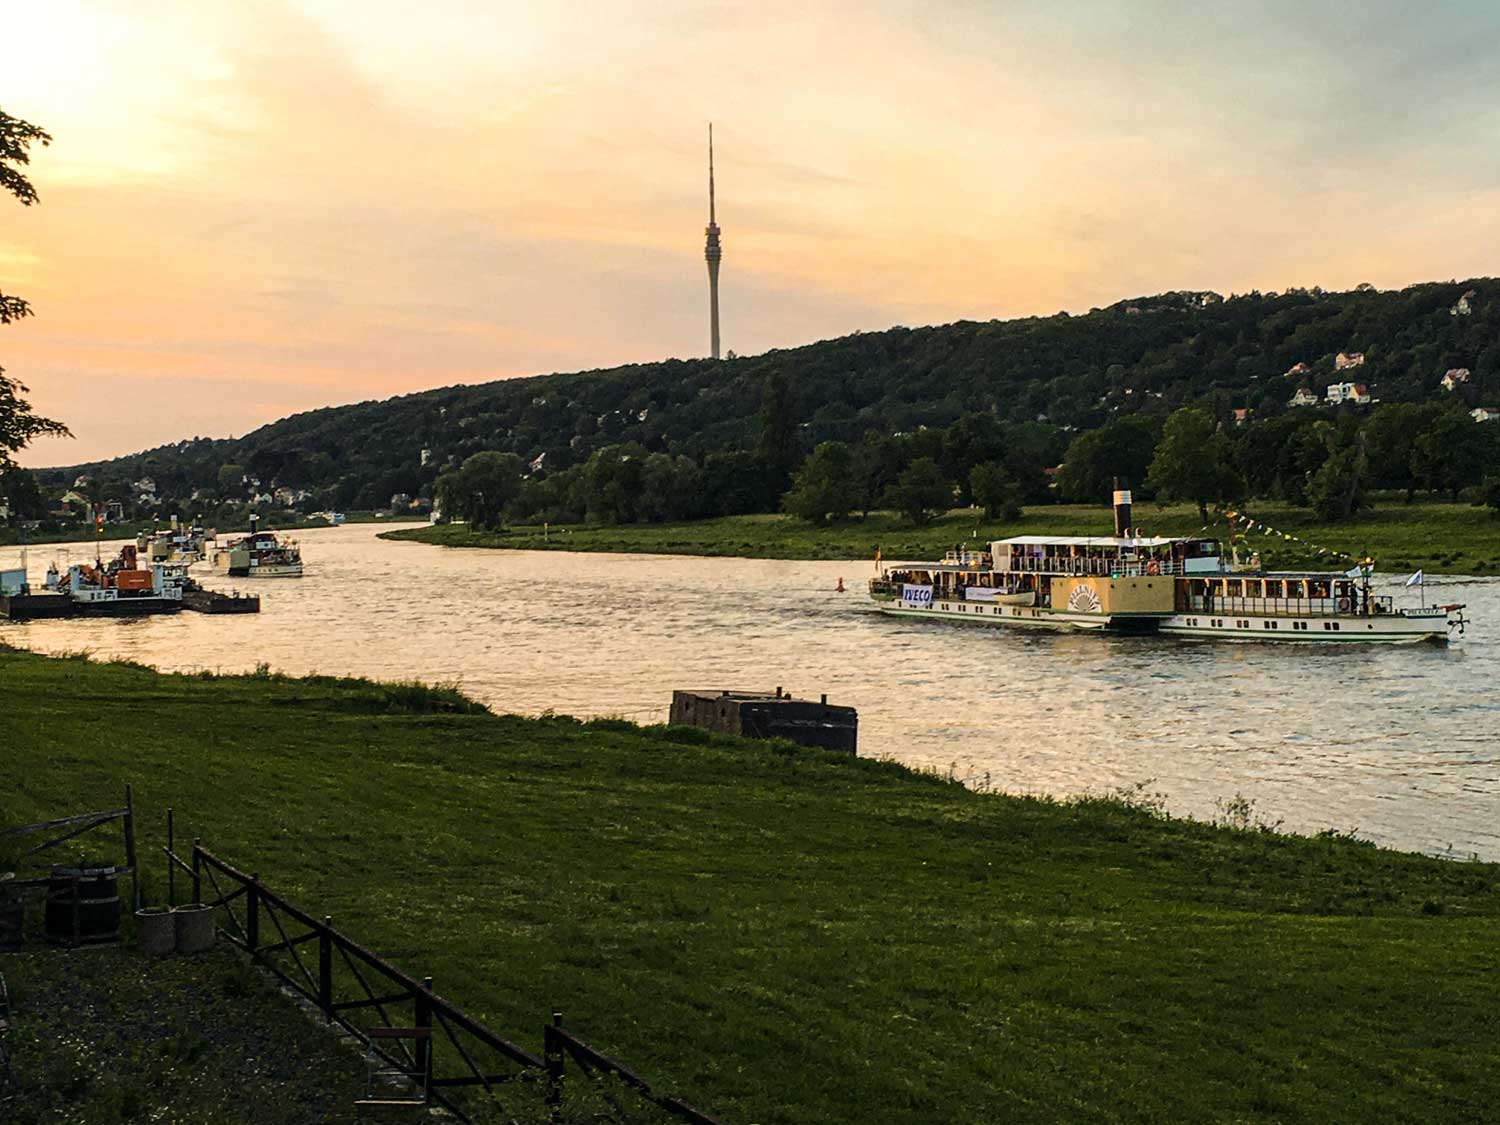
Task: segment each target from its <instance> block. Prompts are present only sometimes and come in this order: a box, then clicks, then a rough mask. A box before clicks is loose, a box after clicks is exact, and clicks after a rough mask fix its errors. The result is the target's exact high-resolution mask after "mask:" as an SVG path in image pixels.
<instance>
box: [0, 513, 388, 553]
mask: <svg viewBox="0 0 1500 1125" xmlns="http://www.w3.org/2000/svg"><path fill="white" fill-rule="evenodd" d="M412 518H413V517H411V516H408V515H400V516H377V515H376V514H375V513H374V512H349V513H347V515H346V517H345V519H346V522H348V523H402V522H404V521H410V520H411V519H412ZM248 522H249V521H248V520H246V519H243V518H240V519H236V520H234V521H232V522H231V523H221V524H219V527H220V529H221V530H222V531H223V532H224V533H225V534H230V533H233V532H238V531H243V530H244V529H245V528H246V527H247V526H248ZM167 525H168V521H166V520H161V521H158V526H159V527H161V528H162V529H165V528H166V527H167ZM213 525H214V521H213V520H209V521H208V526H210V527H212V526H213ZM150 526H151V521H150V520H135V521H130V522H126V523H111V524H106V525H105V526H104V537H103V538H104V542H106V543H108V542H111V541H117V540H120V539H134V538H135V537H136V535H137V534H139V533H140V532H141V531H142V530H144V529H147V528H149V527H150ZM261 526H262V527H266V528H270V529H271V530H273V531H303V530H306V529H308V528H319V527H328V526H330V525H329V523H328V521H327V520H325V519H319V518H316V517H313V516H300V515H299V516H286V517H277V516H270V517H267V518H266V519H265V520H264V521H263V522H262V525H261ZM93 541H94V525H93V524H81V525H78V526H75V527H67V528H61V529H58V528H52V529H47V528H42V529H38V530H36V531H28V532H25V533H22V532H21V530H20V529H19V528H15V527H0V547H24V546H26V545H27V544H28V543H92V542H93Z"/></svg>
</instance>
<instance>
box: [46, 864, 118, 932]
mask: <svg viewBox="0 0 1500 1125" xmlns="http://www.w3.org/2000/svg"><path fill="white" fill-rule="evenodd" d="M119 871H120V869H119V868H118V867H54V868H53V869H52V873H51V875H50V877H49V878H48V880H47V910H46V915H45V919H44V922H45V928H46V934H47V940H48V941H50V942H54V943H56V944H58V945H99V944H103V943H105V942H111V941H118V940H119V939H120V891H119V884H118V882H117V880H116V876H117V875H118V874H119Z"/></svg>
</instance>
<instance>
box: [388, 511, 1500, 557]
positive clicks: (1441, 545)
mask: <svg viewBox="0 0 1500 1125" xmlns="http://www.w3.org/2000/svg"><path fill="white" fill-rule="evenodd" d="M1246 511H1248V512H1249V513H1250V514H1251V515H1253V516H1254V517H1255V518H1256V519H1257V520H1264V521H1266V522H1268V523H1269V524H1270V525H1271V526H1272V527H1275V528H1277V529H1278V530H1280V531H1283V532H1287V533H1290V534H1292V535H1295V536H1297V537H1298V538H1300V539H1302V540H1305V541H1306V542H1309V543H1312V544H1314V545H1315V546H1319V547H1327V548H1330V549H1332V550H1336V551H1345V552H1348V553H1351V554H1354V555H1357V556H1363V555H1366V554H1368V555H1373V556H1374V557H1375V559H1376V562H1377V565H1378V566H1379V567H1380V568H1381V569H1383V570H1387V571H1405V570H1415V569H1417V568H1418V567H1421V568H1423V569H1424V570H1426V571H1427V572H1428V573H1430V574H1481V575H1483V574H1495V573H1497V572H1500V519H1495V518H1494V517H1493V516H1491V514H1490V512H1489V510H1488V509H1485V508H1476V507H1472V506H1470V505H1467V504H1383V505H1380V506H1379V507H1377V508H1375V509H1373V510H1371V511H1368V512H1364V513H1361V515H1360V516H1359V517H1358V518H1357V519H1354V520H1351V521H1350V522H1348V523H1343V524H1321V523H1318V522H1317V521H1316V519H1315V517H1313V516H1312V515H1311V513H1309V512H1307V511H1305V510H1303V509H1299V508H1291V507H1288V506H1286V505H1283V504H1254V505H1249V506H1247V508H1246ZM1135 515H1136V519H1137V520H1138V521H1139V523H1140V526H1141V528H1142V529H1143V530H1144V531H1146V532H1149V533H1151V534H1153V535H1192V534H1195V533H1197V531H1198V529H1199V528H1200V527H1202V526H1203V521H1202V520H1200V519H1199V518H1198V511H1197V509H1196V508H1195V507H1193V506H1191V505H1184V504H1177V505H1161V506H1159V505H1155V504H1142V505H1140V506H1138V507H1137V508H1136V512H1135ZM1112 520H1113V517H1112V515H1111V513H1110V511H1109V509H1108V508H1100V507H1097V506H1093V505H1081V504H1075V505H1055V506H1043V507H1034V508H1027V509H1026V512H1025V515H1024V517H1023V518H1022V519H1020V520H1018V521H1015V522H1010V523H997V522H993V521H985V520H984V519H983V518H982V516H980V515H979V514H977V513H976V512H975V511H974V510H972V509H969V508H963V509H958V510H955V511H952V512H949V513H948V514H946V515H944V516H942V517H941V518H939V519H937V520H935V521H934V522H933V523H932V524H931V525H930V526H928V527H925V528H913V527H912V526H910V525H909V524H908V523H906V522H905V521H904V520H902V519H900V518H899V517H897V516H895V515H893V514H891V513H888V512H876V513H872V514H871V515H870V516H869V517H867V518H866V519H863V520H851V521H849V522H846V523H841V524H835V525H833V526H831V527H826V528H816V527H813V526H811V525H810V524H808V523H807V522H805V521H803V520H799V519H796V518H794V517H792V516H778V515H758V516H729V517H725V518H723V519H716V520H699V521H695V522H692V523H669V524H629V525H623V526H610V527H601V526H589V525H579V526H572V527H553V528H550V529H548V530H547V531H546V532H545V533H544V532H543V529H542V528H540V527H529V526H518V527H513V528H511V529H509V530H507V531H502V532H478V531H474V530H472V529H470V528H469V527H467V526H466V525H463V524H449V525H445V526H434V527H419V528H411V529H408V530H404V531H392V532H387V533H386V534H385V536H384V537H385V538H387V539H396V540H410V541H415V542H419V543H435V544H439V545H441V546H445V547H509V548H512V549H520V550H566V551H616V552H623V553H630V554H665V555H736V556H745V557H751V558H772V559H851V560H857V559H870V558H872V557H873V556H874V553H875V548H876V546H877V545H878V546H879V547H880V550H881V554H882V556H883V557H884V558H886V559H888V560H892V561H894V560H898V559H927V558H933V557H936V556H937V555H940V554H942V552H943V551H945V550H947V549H949V548H951V547H952V546H953V545H954V544H956V543H959V542H962V541H965V540H967V539H969V538H970V537H974V536H976V533H977V538H978V539H979V540H981V541H984V540H989V539H999V538H1003V537H1005V536H1009V535H1100V534H1108V533H1109V532H1110V530H1111V529H1112V526H1113V523H1112ZM1211 534H1215V535H1218V536H1220V537H1221V538H1222V537H1223V536H1224V535H1226V534H1227V528H1226V526H1225V525H1224V524H1222V523H1220V524H1218V525H1216V527H1215V528H1214V529H1213V531H1212V532H1211ZM1250 542H1251V544H1252V545H1253V546H1255V547H1256V548H1258V549H1259V550H1261V551H1262V552H1263V553H1264V556H1265V558H1266V561H1267V563H1268V564H1270V565H1273V566H1298V565H1307V564H1314V565H1316V564H1317V563H1318V556H1317V555H1316V554H1315V553H1313V552H1310V551H1308V550H1307V549H1306V548H1304V547H1301V546H1299V545H1297V544H1295V543H1289V542H1288V541H1286V540H1285V539H1277V538H1274V537H1271V536H1265V535H1262V534H1259V533H1256V534H1253V535H1252V538H1251V540H1250ZM1324 562H1325V563H1326V559H1325V560H1324Z"/></svg>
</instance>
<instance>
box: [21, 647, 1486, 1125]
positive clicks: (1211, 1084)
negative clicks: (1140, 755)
mask: <svg viewBox="0 0 1500 1125" xmlns="http://www.w3.org/2000/svg"><path fill="white" fill-rule="evenodd" d="M0 693H3V706H0V745H3V746H4V747H5V764H6V774H7V784H6V785H4V786H0V823H16V822H20V821H29V820H35V819H40V818H42V817H45V816H56V815H61V814H63V813H66V812H71V811H75V810H77V809H80V808H94V807H107V806H110V805H112V804H114V803H116V802H117V801H118V798H119V792H120V786H121V785H122V784H123V783H124V782H126V781H131V782H132V783H133V784H134V787H135V798H136V804H137V808H138V809H140V810H141V812H142V816H141V829H142V832H143V835H144V837H145V838H144V840H143V847H142V851H143V854H146V855H151V854H153V853H154V849H155V845H156V844H158V843H159V842H161V836H162V823H161V821H162V814H163V812H164V810H165V808H166V806H168V805H173V806H175V807H176V810H177V831H178V833H179V837H180V838H182V839H187V838H191V837H193V836H201V837H202V838H203V839H204V841H205V843H206V844H207V845H208V846H210V847H213V848H215V849H216V850H218V851H219V852H220V853H221V854H223V855H224V856H225V857H226V858H229V859H231V860H232V861H236V862H238V863H239V864H241V865H242V866H243V867H245V868H246V869H250V870H256V871H259V872H260V873H261V875H262V877H263V878H264V879H266V881H267V882H269V883H270V884H271V885H272V886H274V887H277V888H279V889H281V890H282V891H284V892H285V893H286V894H288V895H289V896H290V897H292V898H293V899H294V900H300V901H302V902H303V903H304V904H305V905H306V906H307V907H308V908H309V909H310V910H311V912H312V913H313V914H315V915H322V914H325V913H326V914H332V915H334V916H335V917H336V918H337V919H338V920H339V924H340V925H341V927H343V928H344V929H346V930H347V931H348V932H350V933H352V934H356V935H359V936H360V937H362V938H363V939H364V940H365V942H366V943H367V944H368V945H369V946H371V947H372V948H374V949H376V950H379V951H382V952H384V953H386V954H388V955H389V956H391V957H392V958H394V959H396V960H397V961H398V962H399V963H401V964H403V965H405V966H407V967H409V968H410V969H412V970H413V971H415V972H417V973H418V975H423V974H426V973H431V974H432V975H433V976H434V978H435V984H436V988H437V990H438V991H439V992H441V993H443V994H444V995H446V996H448V997H450V998H451V999H453V1000H455V1001H456V1002H458V1003H459V1004H461V1005H463V1006H465V1007H467V1008H469V1009H470V1010H472V1011H474V1012H475V1013H476V1014H477V1015H479V1016H480V1017H481V1018H484V1019H486V1020H488V1021H490V1022H491V1023H492V1024H493V1025H494V1026H496V1027H497V1029H499V1030H501V1031H502V1032H505V1033H508V1034H511V1035H513V1036H514V1037H515V1038H516V1039H517V1040H519V1041H520V1042H522V1043H523V1044H525V1045H527V1046H529V1047H531V1048H532V1049H538V1048H539V1046H540V1044H539V1043H538V1042H537V1039H538V1030H539V1027H540V1024H541V1022H542V1021H543V1019H544V1018H545V1016H546V1013H548V1012H550V1011H552V1010H553V1009H554V1008H556V1009H558V1010H561V1011H563V1012H564V1013H566V1014H567V1017H568V1022H569V1025H570V1026H571V1027H573V1028H575V1029H576V1030H577V1031H578V1032H579V1033H580V1034H582V1035H584V1036H585V1037H586V1038H588V1039H589V1040H591V1041H592V1042H594V1043H595V1044H596V1045H597V1046H599V1047H600V1048H602V1049H604V1050H607V1051H610V1052H612V1053H614V1054H616V1055H617V1056H618V1057H620V1058H622V1059H624V1060H626V1061H627V1062H628V1063H630V1065H632V1066H633V1067H635V1068H637V1069H638V1070H639V1071H640V1072H641V1073H643V1074H645V1075H647V1076H648V1077H650V1078H651V1079H653V1080H654V1081H656V1082H658V1083H659V1084H660V1085H661V1086H663V1087H666V1088H669V1089H673V1090H675V1091H677V1092H680V1093H681V1094H682V1095H684V1096H686V1097H687V1098H689V1099H690V1100H692V1101H694V1102H696V1103H699V1104H700V1105H702V1106H704V1107H705V1108H708V1109H710V1110H712V1111H715V1112H717V1113H719V1114H722V1115H723V1117H724V1118H725V1120H736V1121H761V1122H773V1121H774V1122H832V1121H861V1122H864V1121H897V1120H899V1121H911V1122H926V1121H931V1122H945V1123H947V1122H992V1121H999V1120H1013V1119H1017V1118H1023V1119H1055V1118H1074V1119H1091V1118H1108V1119H1129V1120H1165V1119H1188V1120H1205V1119H1234V1120H1293V1119H1308V1120H1330V1119H1342V1120H1347V1119H1351V1118H1361V1117H1363V1118H1369V1119H1404V1120H1443V1119H1455V1118H1459V1117H1464V1116H1470V1115H1472V1114H1474V1113H1475V1112H1476V1108H1475V1107H1482V1106H1485V1105H1493V1104H1496V1102H1497V1099H1500V1035H1495V1034H1493V1032H1494V1030H1495V1027H1496V1022H1495V1021H1496V1017H1495V1012H1496V1011H1497V1010H1500V977H1497V976H1496V974H1495V973H1494V971H1493V970H1494V934H1495V930H1496V925H1497V918H1500V868H1497V867H1496V866H1494V865H1486V864H1477V863H1452V862H1444V861H1439V860H1433V859H1428V858H1423V857H1419V856H1414V855H1406V854H1400V853H1394V852H1387V851H1380V850H1377V849H1375V848H1374V847H1371V846H1368V845H1363V844H1359V843H1355V842H1352V841H1350V840H1347V839H1343V838H1336V837H1328V838H1318V839H1300V838H1291V837H1285V836H1280V835H1275V834H1271V833H1267V832H1261V831H1255V830H1232V829H1228V828H1214V827H1210V826H1206V825H1202V824H1196V823H1191V822H1184V821H1177V820H1167V819H1164V818H1162V817H1160V816H1157V815H1153V814H1152V813H1151V812H1150V811H1148V810H1143V809H1140V808H1134V807H1130V806H1129V805H1128V804H1126V803H1122V802H1118V801H1085V802H1080V803H1075V804H1059V803H1053V802H1047V801H1042V800H1033V799H1020V798H1011V797H1003V796H996V795H990V794H978V793H974V792H971V791H968V790H966V789H964V788H962V787H960V786H958V785H955V784H951V783H948V782H945V781H942V780H940V779H936V778H932V777H926V776H920V775H916V774H913V773H911V772H909V771H907V770H905V769H903V768H900V767H897V766H894V765H891V764H884V763H878V762H872V761H865V760H850V759H846V758H840V757H836V756H833V755H828V754H823V753H816V752H803V751H797V750H795V749H793V748H790V747H787V746H785V745H781V744H766V743H747V742H740V741H736V740H730V739H723V738H717V737H708V736H703V735H701V734H700V733H699V732H695V731H683V730H677V729H668V728H646V729H641V728H636V727H632V726H629V725H626V724H623V723H619V722H596V723H589V724H579V723H577V722H574V721H572V720H570V719H566V718H550V719H521V718H515V717H507V716H499V715H492V714H489V713H487V712H485V711H483V709H481V708H478V707H476V706H472V705H466V704H465V702H464V701H463V700H462V698H461V697H459V696H457V695H456V694H454V693H452V692H441V691H439V692H433V691H428V690H426V689H422V688H416V687H395V688H392V687H385V686H380V685H374V684H368V683H364V682H359V681H340V680H332V679H327V678H320V679H284V678H281V677H276V676H259V677H257V676H244V677H213V676H191V677H190V676H162V675H157V674H155V673H153V672H151V671H149V670H146V669H142V668H139V667H135V666H132V665H120V664H113V665H96V664H91V663H88V662H86V661H83V660H79V659H63V660H56V659H46V658H43V657H39V656H34V655H31V654H25V653H19V652H14V651H7V650H0ZM1226 796H1229V795H1228V794H1226ZM158 878H159V876H158ZM291 1018H301V1017H300V1016H293V1017H291Z"/></svg>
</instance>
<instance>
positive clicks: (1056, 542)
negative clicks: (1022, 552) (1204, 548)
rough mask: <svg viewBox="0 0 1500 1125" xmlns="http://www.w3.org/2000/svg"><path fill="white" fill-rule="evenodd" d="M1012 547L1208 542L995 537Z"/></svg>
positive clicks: (1198, 540)
mask: <svg viewBox="0 0 1500 1125" xmlns="http://www.w3.org/2000/svg"><path fill="white" fill-rule="evenodd" d="M995 542H996V543H1004V544H1008V545H1010V546H1014V547H1043V546H1047V547H1165V546H1166V545H1167V544H1169V543H1201V542H1209V540H1206V539H1202V538H1178V539H1164V538H1160V537H1157V538H1152V539H1146V538H1141V539H1128V538H1126V539H1121V538H1118V537H1116V536H1113V535H1013V536H1011V537H1010V538H1009V539H997V540H995Z"/></svg>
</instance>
